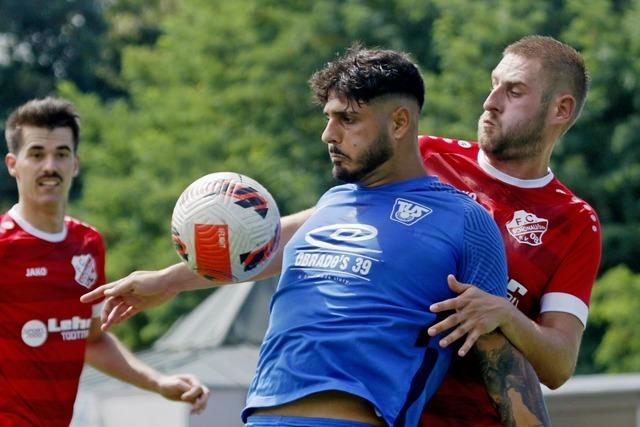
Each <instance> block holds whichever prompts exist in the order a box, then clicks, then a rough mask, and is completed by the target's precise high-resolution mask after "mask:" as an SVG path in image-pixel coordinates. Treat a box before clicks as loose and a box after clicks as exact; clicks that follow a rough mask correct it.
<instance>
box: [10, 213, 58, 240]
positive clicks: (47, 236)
mask: <svg viewBox="0 0 640 427" xmlns="http://www.w3.org/2000/svg"><path fill="white" fill-rule="evenodd" d="M8 214H9V216H10V217H11V218H13V220H14V221H15V222H17V223H18V225H19V226H20V227H21V228H22V229H23V230H24V231H26V232H27V233H29V234H31V235H32V236H35V237H37V238H39V239H42V240H46V241H47V242H51V243H59V242H62V241H63V240H64V239H66V238H67V223H66V222H65V223H64V226H63V228H62V231H60V232H58V233H47V232H46V231H42V230H39V229H37V228H35V227H34V226H33V225H31V224H29V223H28V222H27V220H26V219H24V218H23V217H22V215H20V212H19V211H18V205H13V207H12V208H11V209H10V210H9V212H8Z"/></svg>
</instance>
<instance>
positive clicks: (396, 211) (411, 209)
mask: <svg viewBox="0 0 640 427" xmlns="http://www.w3.org/2000/svg"><path fill="white" fill-rule="evenodd" d="M431 212H433V209H431V208H429V207H427V206H424V205H421V204H420V203H416V202H412V201H410V200H407V199H401V198H397V199H396V202H395V203H394V204H393V209H392V210H391V216H390V218H391V220H393V221H397V222H399V223H401V224H404V225H413V224H415V223H416V222H418V221H420V220H421V219H422V218H424V217H425V216H427V215H429V214H430V213H431Z"/></svg>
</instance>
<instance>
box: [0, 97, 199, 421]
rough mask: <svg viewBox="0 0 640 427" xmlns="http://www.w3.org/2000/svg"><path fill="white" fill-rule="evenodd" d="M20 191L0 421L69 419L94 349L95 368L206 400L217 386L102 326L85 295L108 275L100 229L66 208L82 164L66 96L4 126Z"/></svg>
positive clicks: (33, 104)
mask: <svg viewBox="0 0 640 427" xmlns="http://www.w3.org/2000/svg"><path fill="white" fill-rule="evenodd" d="M5 129H6V130H5V137H6V140H7V146H8V149H9V153H8V154H7V155H6V157H5V163H6V166H7V168H8V170H9V174H10V175H11V176H13V177H14V178H15V179H16V182H17V185H18V194H19V200H18V203H17V204H16V205H14V206H13V207H12V208H11V209H10V210H9V212H7V213H5V214H2V215H0V390H1V392H0V426H2V427H4V426H12V427H26V426H47V427H49V426H51V427H58V426H60V427H62V426H68V425H69V423H70V421H71V417H72V413H73V404H74V401H75V397H76V392H77V388H78V381H79V379H80V373H81V371H82V367H83V364H84V361H85V358H86V361H87V362H89V363H90V364H91V365H92V366H94V367H95V368H97V369H99V370H101V371H103V372H105V373H107V374H109V375H111V376H114V377H116V378H119V379H121V380H124V381H127V382H129V383H131V384H133V385H136V386H138V387H141V388H144V389H147V390H151V391H154V392H157V393H159V394H161V395H162V396H164V397H165V398H167V399H171V400H181V401H184V402H187V403H190V404H191V406H192V410H193V411H194V412H200V411H201V410H202V409H204V407H205V405H206V401H207V398H208V394H209V391H208V389H207V388H206V387H205V386H203V385H202V384H200V382H199V381H198V379H197V378H195V377H193V376H192V375H188V374H180V375H163V374H161V373H159V372H157V371H155V370H154V369H153V368H151V367H150V366H147V365H146V364H144V363H143V362H142V361H140V360H139V359H137V358H136V357H135V356H134V355H133V354H131V353H130V352H129V351H128V350H126V349H125V348H124V346H123V345H122V344H121V343H120V342H119V341H118V340H117V339H116V338H115V337H114V336H113V335H111V334H109V333H106V332H103V331H102V330H101V329H100V320H99V319H96V317H97V316H99V313H100V310H99V307H96V306H94V307H93V308H92V307H91V306H89V305H86V304H82V303H81V302H80V301H79V298H80V296H81V295H82V294H84V293H85V292H87V291H88V290H89V289H92V288H94V287H95V286H99V285H101V284H103V283H104V282H105V274H104V263H105V257H104V245H103V242H102V237H101V236H100V233H99V232H98V231H97V230H96V229H94V228H92V227H90V226H89V225H87V224H83V223H82V222H79V221H77V220H75V219H73V218H70V217H67V216H65V210H66V206H67V202H68V196H69V190H70V188H71V183H72V181H73V178H74V177H75V176H76V174H77V173H78V168H79V158H78V155H77V151H76V150H77V146H78V141H79V119H78V115H77V113H76V112H75V109H74V108H73V106H72V104H71V103H69V102H67V101H65V100H61V99H55V98H45V99H38V100H32V101H30V102H27V103H26V104H24V105H23V106H21V107H19V108H18V109H16V110H15V111H14V112H13V113H12V114H11V116H10V117H9V119H8V120H7V124H6V127H5Z"/></svg>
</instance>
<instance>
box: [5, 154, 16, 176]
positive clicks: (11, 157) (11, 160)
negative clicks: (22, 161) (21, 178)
mask: <svg viewBox="0 0 640 427" xmlns="http://www.w3.org/2000/svg"><path fill="white" fill-rule="evenodd" d="M4 164H5V165H7V170H8V171H9V175H11V176H13V177H15V176H16V155H15V154H13V153H7V155H6V156H4Z"/></svg>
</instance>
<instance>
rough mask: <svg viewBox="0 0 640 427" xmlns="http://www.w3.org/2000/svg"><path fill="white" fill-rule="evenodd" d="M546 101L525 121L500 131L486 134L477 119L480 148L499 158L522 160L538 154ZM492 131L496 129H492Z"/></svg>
mask: <svg viewBox="0 0 640 427" xmlns="http://www.w3.org/2000/svg"><path fill="white" fill-rule="evenodd" d="M548 105H549V104H548V103H546V104H543V105H541V106H540V108H539V109H538V111H537V112H536V115H535V116H534V117H533V118H532V119H531V120H529V121H527V122H520V123H518V124H516V125H515V126H513V127H512V128H511V129H508V130H502V132H501V133H499V134H498V133H493V134H491V135H489V134H487V133H486V131H485V130H484V129H483V128H482V119H483V117H484V115H485V114H488V113H486V112H485V113H484V114H483V115H482V116H481V117H480V120H479V121H478V143H479V144H480V148H482V150H483V151H484V152H485V153H487V154H490V155H491V156H492V157H495V158H496V159H499V160H503V161H505V160H522V159H527V158H531V157H535V156H537V155H539V154H540V153H541V152H542V151H543V149H544V144H543V135H544V128H545V119H546V116H547V109H548ZM493 130H494V132H495V131H496V130H497V129H496V128H494V129H493Z"/></svg>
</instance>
